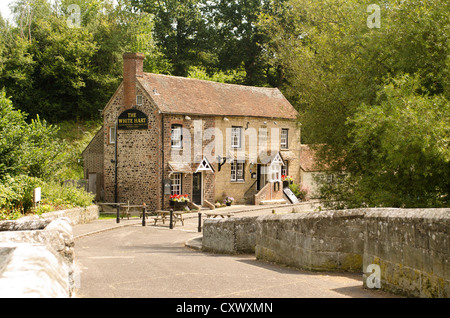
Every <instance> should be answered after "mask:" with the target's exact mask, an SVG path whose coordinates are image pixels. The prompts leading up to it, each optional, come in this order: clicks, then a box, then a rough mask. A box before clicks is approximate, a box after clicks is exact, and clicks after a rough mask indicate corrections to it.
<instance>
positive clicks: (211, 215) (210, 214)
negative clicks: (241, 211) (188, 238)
mask: <svg viewBox="0 0 450 318" xmlns="http://www.w3.org/2000/svg"><path fill="white" fill-rule="evenodd" d="M205 214H206V218H208V219H209V218H216V217H219V216H220V217H222V218H225V217H226V216H227V217H231V216H233V213H231V212H206V213H205Z"/></svg>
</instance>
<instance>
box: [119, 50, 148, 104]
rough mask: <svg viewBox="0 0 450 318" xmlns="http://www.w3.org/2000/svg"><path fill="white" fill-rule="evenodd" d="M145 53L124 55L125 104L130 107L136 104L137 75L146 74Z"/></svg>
mask: <svg viewBox="0 0 450 318" xmlns="http://www.w3.org/2000/svg"><path fill="white" fill-rule="evenodd" d="M144 57H145V56H144V54H142V53H125V54H124V55H123V106H124V109H125V110H126V109H130V108H132V107H133V106H134V105H136V77H142V76H143V75H144Z"/></svg>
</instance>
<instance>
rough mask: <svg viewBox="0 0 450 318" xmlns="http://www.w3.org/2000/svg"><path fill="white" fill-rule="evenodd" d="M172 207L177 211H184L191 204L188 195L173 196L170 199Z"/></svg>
mask: <svg viewBox="0 0 450 318" xmlns="http://www.w3.org/2000/svg"><path fill="white" fill-rule="evenodd" d="M169 202H170V206H171V207H172V208H174V209H175V210H184V209H185V208H186V207H187V205H188V202H189V196H188V195H187V194H172V195H171V196H170V197H169Z"/></svg>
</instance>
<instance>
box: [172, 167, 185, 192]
mask: <svg viewBox="0 0 450 318" xmlns="http://www.w3.org/2000/svg"><path fill="white" fill-rule="evenodd" d="M182 191H183V173H181V172H175V173H172V175H171V176H170V194H171V195H174V194H176V195H180V194H182Z"/></svg>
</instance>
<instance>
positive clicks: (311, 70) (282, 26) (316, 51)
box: [260, 0, 450, 204]
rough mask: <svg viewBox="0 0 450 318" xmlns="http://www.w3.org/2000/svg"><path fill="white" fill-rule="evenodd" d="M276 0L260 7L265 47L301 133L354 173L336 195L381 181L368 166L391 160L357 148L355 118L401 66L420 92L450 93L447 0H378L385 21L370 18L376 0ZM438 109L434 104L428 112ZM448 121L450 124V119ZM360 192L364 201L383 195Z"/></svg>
mask: <svg viewBox="0 0 450 318" xmlns="http://www.w3.org/2000/svg"><path fill="white" fill-rule="evenodd" d="M274 4H276V6H274V9H273V10H272V12H274V14H269V15H263V16H262V17H261V20H260V25H261V26H262V28H263V29H264V31H265V32H266V34H267V35H268V38H269V39H270V41H268V42H267V45H266V48H267V50H268V51H269V52H273V54H272V55H271V56H272V63H273V65H278V66H279V67H280V68H281V72H282V77H283V80H284V86H283V91H284V92H285V94H286V96H287V97H288V98H289V99H290V100H291V101H292V102H293V103H294V104H295V106H296V107H297V108H298V110H299V112H300V114H301V118H300V121H301V123H302V138H303V140H302V141H303V142H304V143H315V144H322V146H321V147H320V148H318V151H319V159H320V161H321V163H322V164H325V165H327V166H328V167H331V169H333V170H336V171H341V170H342V169H345V170H346V171H347V172H348V173H349V174H350V175H353V176H354V177H353V178H352V179H351V180H350V181H351V183H347V187H346V186H345V184H342V185H339V186H337V187H336V188H335V189H333V190H336V191H338V192H339V195H338V194H336V195H335V197H339V199H340V200H349V199H350V198H349V196H348V195H347V196H346V195H345V194H346V193H354V191H350V190H352V189H354V188H355V187H357V186H358V185H362V184H363V183H366V184H371V185H372V188H373V189H375V188H377V187H376V186H374V185H373V183H371V180H372V179H371V177H372V174H371V172H370V171H372V170H371V169H370V167H371V165H376V164H378V161H379V162H380V164H381V163H383V162H384V163H386V164H388V163H387V162H388V161H386V160H388V159H389V158H387V157H376V159H375V158H372V159H373V161H371V160H368V159H367V158H365V157H364V156H361V154H360V153H359V152H356V151H355V148H354V145H355V142H357V141H356V140H355V138H359V135H358V134H356V133H355V130H357V127H356V126H355V125H356V123H357V121H355V120H354V119H355V118H356V116H359V114H360V112H361V108H364V109H371V108H375V109H376V108H377V107H378V105H379V104H380V103H381V101H380V95H379V94H380V92H381V91H383V88H384V85H385V83H386V78H397V77H399V76H402V75H403V74H410V76H411V77H413V78H415V80H416V81H418V84H417V85H418V87H419V88H418V90H417V91H416V92H415V93H414V96H416V97H417V98H419V97H423V98H425V97H426V98H433V97H434V96H436V98H438V99H440V98H442V100H444V101H448V99H449V98H448V97H449V90H448V88H449V82H448V81H449V76H448V75H449V66H450V63H449V43H450V42H449V41H448V40H449V39H448V37H449V34H450V33H449V32H448V26H449V17H448V14H447V13H448V12H449V11H450V10H449V3H448V1H443V0H442V1H441V0H437V1H418V0H412V1H396V0H393V1H384V2H382V3H380V13H381V16H380V19H381V20H380V21H381V25H380V28H376V27H375V28H370V27H369V26H368V23H367V18H368V17H369V15H370V13H368V12H367V8H368V6H369V4H372V2H371V1H356V0H350V1H348V0H345V1H344V0H336V1H332V2H328V1H327V2H320V1H313V0H290V1H287V2H286V3H285V4H283V3H277V2H274ZM361 105H364V106H361ZM435 111H436V109H433V108H431V109H430V116H431V113H433V112H435ZM369 116H375V113H368V114H367V116H366V117H365V119H366V120H367V121H368V122H371V118H370V117H369ZM397 116H402V114H401V113H397ZM444 123H446V125H448V121H447V122H445V121H444ZM392 129H394V127H392ZM358 131H359V130H358ZM383 138H384V137H383ZM383 138H382V137H380V139H383ZM418 138H419V137H418ZM419 139H420V138H419ZM405 142H412V141H411V140H405ZM403 155H405V156H406V153H403ZM410 156H414V155H411V154H410ZM363 158H365V159H364V160H363ZM385 161H386V162H385ZM364 165H368V166H367V169H366V170H364V169H362V168H361V167H362V166H364ZM363 170H364V171H365V172H366V173H363V172H362V171H363ZM377 180H378V181H379V182H380V183H379V184H378V187H379V189H380V191H381V189H382V188H385V189H390V190H389V191H391V190H392V193H393V194H394V195H397V193H396V192H395V191H398V192H399V193H398V196H399V197H401V198H402V199H405V198H406V197H405V196H404V195H402V194H400V193H401V192H402V190H400V188H396V189H392V188H390V187H389V184H388V183H389V181H388V180H387V179H386V180H384V181H383V180H381V179H377ZM350 181H349V182H350ZM433 181H434V182H437V179H433ZM415 186H418V185H417V184H416V183H415ZM435 186H436V187H439V188H442V186H441V185H438V184H436V185H431V183H428V184H427V187H428V188H429V191H430V193H431V192H433V190H432V188H434V187H435ZM367 189H369V187H367ZM405 191H406V190H405ZM409 191H412V190H411V189H410V190H409ZM418 191H419V192H420V191H421V190H418ZM375 193H376V191H375V190H373V191H372V194H373V195H377V194H375ZM378 194H379V195H380V197H385V195H382V194H381V192H379V193H378ZM359 195H360V196H361V193H360V194H359ZM443 195H445V194H443ZM361 197H364V202H366V203H367V202H369V201H370V202H378V203H379V204H381V203H382V201H381V200H367V196H361ZM421 197H422V198H423V197H424V196H421ZM354 198H356V194H355V197H354ZM405 200H406V199H405ZM360 202H362V201H360ZM386 202H388V201H386ZM411 204H412V203H411Z"/></svg>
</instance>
